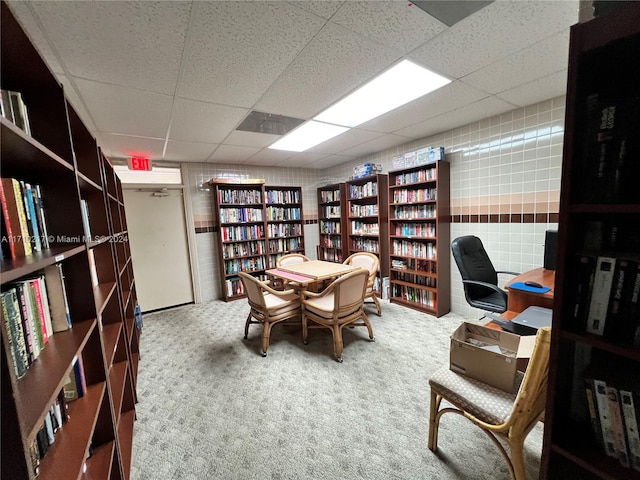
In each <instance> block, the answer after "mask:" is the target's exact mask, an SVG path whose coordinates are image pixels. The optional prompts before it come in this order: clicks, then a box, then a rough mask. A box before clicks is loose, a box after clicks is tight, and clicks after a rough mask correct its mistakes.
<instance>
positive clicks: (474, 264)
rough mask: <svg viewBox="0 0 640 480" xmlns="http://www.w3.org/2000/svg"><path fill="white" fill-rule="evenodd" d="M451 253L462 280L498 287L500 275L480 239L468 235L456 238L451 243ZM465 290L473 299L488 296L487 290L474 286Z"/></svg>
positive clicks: (468, 286)
mask: <svg viewBox="0 0 640 480" xmlns="http://www.w3.org/2000/svg"><path fill="white" fill-rule="evenodd" d="M451 252H452V253H453V258H454V259H455V261H456V264H457V265H458V269H459V270H460V275H461V276H462V280H476V281H481V282H487V283H491V284H493V285H498V273H497V272H496V269H495V268H494V267H493V263H491V259H490V258H489V255H487V251H486V250H485V249H484V246H483V245H482V240H480V239H479V238H478V237H476V236H474V235H466V236H464V237H458V238H456V239H455V240H454V241H453V242H451ZM465 290H467V291H468V295H469V296H470V297H471V298H478V297H483V296H486V295H487V291H486V289H485V288H482V287H478V286H474V285H467V286H466V287H465Z"/></svg>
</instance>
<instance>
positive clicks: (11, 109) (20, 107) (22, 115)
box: [0, 90, 31, 135]
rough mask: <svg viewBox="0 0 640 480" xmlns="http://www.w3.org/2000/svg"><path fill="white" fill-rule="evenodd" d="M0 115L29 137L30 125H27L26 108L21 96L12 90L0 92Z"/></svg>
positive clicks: (27, 115)
mask: <svg viewBox="0 0 640 480" xmlns="http://www.w3.org/2000/svg"><path fill="white" fill-rule="evenodd" d="M0 97H1V98H2V101H0V114H1V115H2V116H3V117H4V118H6V119H7V120H9V121H10V122H12V123H13V124H14V125H15V126H16V127H18V128H19V129H20V130H23V131H24V132H25V133H26V134H27V135H31V125H29V114H28V113H27V106H26V105H25V104H24V100H23V99H22V94H21V93H20V92H14V91H12V90H0Z"/></svg>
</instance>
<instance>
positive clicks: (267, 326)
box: [260, 322, 271, 357]
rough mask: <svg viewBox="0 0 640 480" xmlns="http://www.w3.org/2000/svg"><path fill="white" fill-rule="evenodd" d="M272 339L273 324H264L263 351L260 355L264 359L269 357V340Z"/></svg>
mask: <svg viewBox="0 0 640 480" xmlns="http://www.w3.org/2000/svg"><path fill="white" fill-rule="evenodd" d="M270 338H271V323H270V322H264V324H263V325H262V350H260V354H261V355H262V356H263V357H266V356H267V349H268V348H269V339H270Z"/></svg>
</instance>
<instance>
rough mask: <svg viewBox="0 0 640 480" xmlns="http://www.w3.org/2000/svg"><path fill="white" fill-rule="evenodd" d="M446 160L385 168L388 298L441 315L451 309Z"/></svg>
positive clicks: (437, 315) (448, 183)
mask: <svg viewBox="0 0 640 480" xmlns="http://www.w3.org/2000/svg"><path fill="white" fill-rule="evenodd" d="M449 189H450V181H449V162H447V161H442V160H441V161H437V162H435V163H430V164H425V165H418V166H414V167H411V168H405V169H402V170H395V171H392V172H389V255H390V277H389V284H390V295H389V300H390V301H391V302H394V303H399V304H401V305H405V306H407V307H411V308H414V309H416V310H420V311H423V312H426V313H429V314H432V315H435V316H436V317H441V316H442V315H444V314H446V313H448V312H449V310H450V302H451V299H450V297H451V292H450V284H451V281H450V271H449V269H450V266H449V263H450V262H449V244H450V234H449V218H450V217H449V215H450V212H449Z"/></svg>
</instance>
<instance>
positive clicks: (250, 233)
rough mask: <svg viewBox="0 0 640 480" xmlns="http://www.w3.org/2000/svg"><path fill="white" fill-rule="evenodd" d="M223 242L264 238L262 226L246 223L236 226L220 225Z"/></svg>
mask: <svg viewBox="0 0 640 480" xmlns="http://www.w3.org/2000/svg"><path fill="white" fill-rule="evenodd" d="M220 234H221V235H222V241H223V242H229V241H232V242H235V241H242V240H260V239H263V238H264V226H262V225H247V226H237V227H220Z"/></svg>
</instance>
